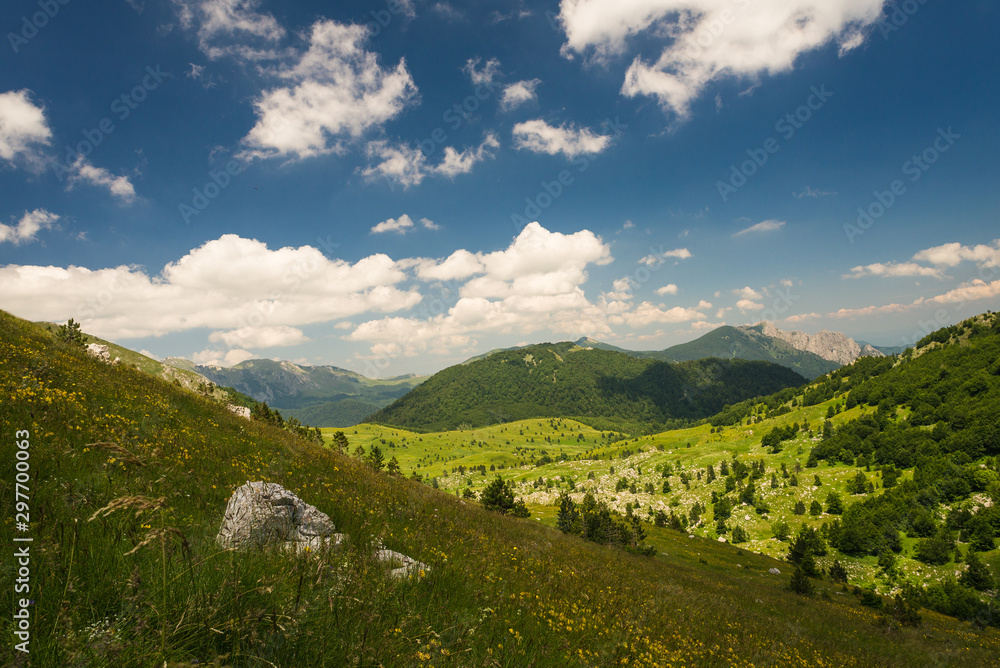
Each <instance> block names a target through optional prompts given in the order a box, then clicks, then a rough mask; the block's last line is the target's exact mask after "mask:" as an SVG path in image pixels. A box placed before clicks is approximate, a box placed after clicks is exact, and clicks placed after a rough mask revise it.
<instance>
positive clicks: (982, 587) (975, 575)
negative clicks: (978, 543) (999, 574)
mask: <svg viewBox="0 0 1000 668" xmlns="http://www.w3.org/2000/svg"><path fill="white" fill-rule="evenodd" d="M966 562H967V564H968V568H966V569H965V572H963V573H962V575H961V576H959V578H958V581H959V582H960V583H962V584H963V585H965V586H966V587H972V588H973V589H975V590H977V591H986V590H988V589H993V587H994V584H995V583H994V580H993V574H992V573H990V569H989V566H987V565H986V564H985V563H983V561H982V560H981V559H980V558H979V556H978V555H977V554H976V553H975V552H973V551H971V550H970V551H969V556H968V559H966Z"/></svg>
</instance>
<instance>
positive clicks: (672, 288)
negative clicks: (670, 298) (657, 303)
mask: <svg viewBox="0 0 1000 668" xmlns="http://www.w3.org/2000/svg"><path fill="white" fill-rule="evenodd" d="M656 294H658V295H676V294H677V286H676V285H675V284H673V283H668V284H667V285H664V286H663V287H662V288H657V289H656Z"/></svg>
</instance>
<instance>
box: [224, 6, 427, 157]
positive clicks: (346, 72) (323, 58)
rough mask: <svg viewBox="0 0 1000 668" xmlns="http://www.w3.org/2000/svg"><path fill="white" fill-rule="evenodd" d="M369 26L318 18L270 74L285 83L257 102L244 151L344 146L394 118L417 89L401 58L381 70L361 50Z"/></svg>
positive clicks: (297, 151)
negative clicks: (304, 40) (292, 55)
mask: <svg viewBox="0 0 1000 668" xmlns="http://www.w3.org/2000/svg"><path fill="white" fill-rule="evenodd" d="M368 37H369V33H368V30H367V28H365V27H364V26H362V25H345V24H341V23H337V22H336V21H317V22H316V23H315V24H313V26H312V30H311V32H310V35H309V48H308V50H307V51H306V52H305V53H303V54H301V55H300V56H298V58H297V60H295V59H292V62H291V63H290V64H288V65H285V66H283V67H281V68H279V69H278V70H277V71H276V72H275V74H276V76H277V77H278V78H280V79H284V80H285V81H287V82H288V85H285V86H279V87H276V88H273V89H271V90H268V91H265V92H264V93H263V94H261V96H260V97H259V98H258V99H257V100H256V101H255V102H254V109H255V111H256V114H257V122H256V124H255V125H254V127H253V128H252V129H251V130H250V132H249V133H248V134H247V136H246V137H244V138H243V144H244V145H245V146H246V150H245V151H244V152H243V155H244V156H245V157H250V158H268V157H275V156H278V157H287V158H292V159H302V158H308V157H311V156H316V155H322V154H324V153H331V152H338V151H342V150H344V145H343V142H344V141H345V140H347V139H357V138H358V137H360V136H361V135H362V134H363V133H364V132H365V131H366V130H368V129H370V128H373V127H379V126H381V125H382V124H383V123H385V122H386V121H388V120H390V119H392V118H395V117H396V116H397V115H399V114H400V113H401V112H402V111H403V109H404V108H405V107H406V106H407V105H409V104H410V103H411V102H412V101H413V100H414V99H415V97H416V94H417V87H416V85H415V84H414V83H413V78H412V77H411V76H410V73H409V71H408V70H407V69H406V62H405V61H404V60H400V61H399V63H397V65H396V66H395V67H394V68H383V67H382V66H381V65H380V64H379V61H378V56H377V55H376V54H375V53H372V52H370V51H367V50H366V49H365V46H364V45H365V42H366V41H367V40H368Z"/></svg>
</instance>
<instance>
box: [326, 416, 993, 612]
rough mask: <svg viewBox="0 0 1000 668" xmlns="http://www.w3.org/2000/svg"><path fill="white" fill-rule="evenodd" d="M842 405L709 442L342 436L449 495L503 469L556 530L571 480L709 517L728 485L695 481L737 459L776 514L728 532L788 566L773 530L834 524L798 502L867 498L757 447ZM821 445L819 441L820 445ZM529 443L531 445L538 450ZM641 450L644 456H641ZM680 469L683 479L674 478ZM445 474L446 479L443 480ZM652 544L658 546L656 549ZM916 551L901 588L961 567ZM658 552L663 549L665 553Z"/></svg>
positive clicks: (499, 428) (384, 432)
mask: <svg viewBox="0 0 1000 668" xmlns="http://www.w3.org/2000/svg"><path fill="white" fill-rule="evenodd" d="M838 402H840V403H842V402H843V397H839V398H837V399H832V400H830V401H827V402H824V403H821V404H818V405H815V406H809V407H797V408H795V409H794V410H792V412H790V413H788V414H786V415H783V416H780V417H775V418H770V419H767V420H765V421H763V422H761V423H759V424H755V425H753V426H752V427H751V426H742V427H727V428H725V429H724V431H723V432H722V433H718V434H715V433H711V427H709V426H708V425H703V426H700V427H693V428H690V429H682V430H675V431H670V432H665V433H662V434H656V435H653V436H643V437H638V438H634V439H629V440H628V441H619V442H616V443H613V444H609V443H608V442H607V441H606V440H604V439H602V438H601V432H599V431H596V430H594V429H592V428H590V427H588V426H586V425H583V424H580V423H578V422H574V421H572V420H559V421H554V422H553V421H550V420H523V421H520V422H515V423H508V424H504V425H495V426H492V427H487V428H483V429H475V430H467V431H452V432H438V433H429V434H416V433H412V432H407V431H403V430H399V429H393V428H389V427H382V426H379V425H358V426H356V427H352V428H351V429H348V430H346V432H345V433H346V434H347V436H348V439H349V442H350V443H351V447H352V448H356V447H357V446H358V445H361V446H364V447H365V449H366V450H368V449H370V448H371V445H372V444H377V445H379V447H380V448H382V451H383V454H384V456H385V458H386V459H387V460H388V459H389V458H390V457H392V456H395V457H396V458H397V460H398V461H399V463H400V466H401V467H402V469H403V471H404V472H405V473H407V474H410V472H411V471H417V472H418V473H419V474H421V475H423V476H426V477H428V478H430V477H437V478H438V484H439V486H440V488H441V489H444V490H445V491H448V492H450V493H455V492H456V491H459V492H460V491H462V490H464V489H465V488H466V487H468V486H470V485H469V483H470V482H471V488H472V489H473V491H476V492H478V491H480V490H481V489H482V488H483V487H485V485H486V484H487V483H488V482H489V480H491V479H492V477H493V476H494V475H495V473H492V472H490V473H488V474H487V475H486V476H483V475H482V474H481V473H478V472H467V473H465V474H464V475H461V474H459V473H458V472H457V470H456V469H457V468H458V467H459V466H460V465H461V466H464V467H466V469H469V468H473V467H477V466H480V465H485V466H486V467H487V469H489V467H490V466H496V467H498V468H499V467H500V466H503V467H504V469H503V470H500V471H499V473H501V474H502V476H503V477H504V478H506V479H510V480H513V481H515V482H516V483H518V487H517V489H518V492H519V494H520V495H521V496H522V497H523V498H524V499H525V501H526V503H527V504H528V505H529V507H531V508H532V509H533V510H534V511H535V512H536V516H540V517H543V518H545V520H546V521H547V522H548V523H549V524H551V525H553V526H554V525H555V505H556V503H557V499H558V495H559V493H560V492H561V491H565V490H568V485H566V484H565V483H564V482H563V481H564V480H565V479H566V478H572V479H573V480H574V481H575V483H576V489H577V492H576V493H574V494H573V496H574V498H575V499H576V500H577V501H578V502H579V500H580V498H581V497H582V495H583V493H584V492H585V491H591V492H592V493H594V494H595V496H597V497H598V498H599V499H603V500H605V501H607V502H608V503H609V505H610V506H612V507H613V508H616V509H617V510H618V511H619V512H621V513H623V514H624V512H625V509H626V504H628V503H632V504H633V507H639V508H642V509H650V508H651V509H652V510H653V511H654V512H655V511H656V510H661V509H662V510H664V511H665V512H667V513H669V512H670V511H671V509H673V510H674V512H676V513H678V514H681V513H683V514H688V513H690V511H691V508H692V506H694V504H695V503H696V502H697V503H700V504H701V505H702V506H705V507H708V508H710V507H711V496H712V492H713V491H715V492H717V493H718V494H719V496H722V495H723V493H724V482H725V480H724V477H723V476H721V475H720V476H719V477H718V478H717V479H716V480H715V481H714V482H713V483H711V484H708V483H707V482H704V479H702V480H699V479H698V477H697V474H698V472H699V471H701V472H702V473H704V472H705V470H706V468H707V466H708V465H709V464H712V465H713V466H714V467H715V470H716V473H717V474H718V471H719V465H720V463H721V462H722V461H723V460H726V461H730V462H731V460H732V456H733V455H734V454H736V455H738V456H739V458H740V459H741V461H743V462H744V463H746V464H749V463H750V462H751V461H756V460H761V459H763V460H764V462H765V465H766V469H767V473H766V475H765V476H764V478H763V479H761V480H758V481H757V482H756V485H757V487H758V489H759V490H761V491H762V492H763V496H764V498H765V499H766V500H767V502H768V504H769V505H770V507H771V512H770V513H768V514H766V515H758V514H757V513H755V512H754V510H753V509H752V508H750V507H747V506H742V507H737V508H736V509H734V511H733V517H732V518H731V519H730V520H728V521H727V525H728V526H729V528H730V529H732V528H733V527H735V526H737V525H738V526H741V527H743V528H744V529H745V530H746V531H747V532H748V534H749V535H750V538H751V540H750V541H749V542H748V543H746V544H743V545H741V547H742V548H743V549H746V550H750V551H753V552H760V553H761V554H764V555H768V556H771V557H774V558H778V559H783V558H784V556H785V555H786V554H787V553H788V543H787V542H782V541H779V540H777V539H775V538H774V537H773V531H772V526H773V525H774V524H775V523H778V522H787V523H788V525H789V526H790V527H791V529H792V532H793V533H795V532H796V531H797V530H798V528H799V527H800V526H801V525H802V524H803V523H805V524H807V525H809V526H812V527H816V528H818V527H819V526H820V525H821V524H822V523H823V522H829V521H831V520H832V519H834V517H835V516H832V515H829V514H827V513H823V514H822V515H821V516H818V517H812V516H810V515H809V514H808V513H807V514H806V515H801V516H800V515H795V514H794V508H795V504H796V502H797V501H802V502H803V503H804V504H805V506H806V508H808V507H809V505H810V503H811V502H812V501H813V500H816V501H819V503H820V504H822V505H823V507H824V508H825V507H826V497H827V495H828V494H829V493H830V491H831V490H835V491H837V492H838V493H839V494H840V496H841V498H842V499H843V500H844V502H845V505H847V504H851V503H855V502H858V501H861V500H863V499H865V498H867V496H868V495H867V494H861V495H851V494H849V493H848V492H847V491H846V490H847V483H848V481H849V480H851V479H852V478H854V476H855V475H856V474H857V472H858V470H859V469H857V468H856V467H854V466H845V465H836V466H830V465H827V464H822V465H821V466H819V467H817V468H805V463H806V459H807V457H808V454H809V450H810V448H811V447H812V445H813V444H814V442H815V441H814V440H813V439H810V438H809V437H808V436H807V435H806V434H804V433H800V434H799V436H797V437H796V438H795V439H793V440H791V441H786V442H785V444H784V449H783V450H782V452H780V453H778V454H770V453H768V452H767V451H766V450H765V449H763V448H761V446H760V438H761V436H762V435H763V434H765V433H767V432H768V431H770V430H771V429H772V428H774V427H777V426H781V427H783V426H786V425H790V424H792V423H793V422H798V423H799V424H800V425H801V424H804V423H806V422H808V423H809V424H810V425H811V426H812V427H813V428H814V429H818V428H819V427H820V426H821V425H822V423H823V419H824V417H825V415H826V414H827V410H828V408H829V407H830V406H833V405H835V404H837V403H838ZM866 410H868V411H871V410H872V409H870V408H866V407H862V406H859V407H855V408H853V409H850V410H847V411H842V412H841V413H839V414H837V415H836V416H835V417H834V418H833V419H832V420H831V421H832V422H833V424H834V425H835V426H839V425H841V424H843V423H845V422H847V421H849V420H852V419H855V418H857V417H859V416H860V415H862V414H864V411H866ZM901 415H902V413H901ZM553 425H555V426H553ZM324 431H325V435H326V436H331V435H332V433H333V431H334V430H324ZM521 434H523V436H522V435H521ZM580 435H583V437H584V439H585V441H584V442H582V443H581V442H580V441H578V440H577V439H578V437H579V436H580ZM547 438H548V439H551V443H549V442H547V441H546V439H547ZM816 438H817V440H818V437H816ZM530 439H534V442H531V440H530ZM393 446H394V447H393ZM640 448H641V449H642V450H644V452H643V453H641V454H638V453H637V451H638V450H639V449H640ZM661 448H662V450H661ZM626 450H631V451H632V452H636V453H637V454H632V455H629V456H627V457H625V458H622V457H623V455H626V454H627V453H626V452H625V451H626ZM560 453H565V454H566V455H567V457H568V458H569V460H570V461H566V462H555V463H552V464H545V465H543V466H534V465H533V461H535V460H536V459H537V458H541V457H542V456H543V455H544V454H548V455H549V456H550V457H552V458H553V459H555V458H557V457H558V456H559V454H560ZM665 462H669V463H670V464H671V465H672V466H673V467H674V469H675V470H674V472H673V473H672V475H671V476H670V477H669V481H670V487H671V493H669V494H662V493H661V487H662V484H663V477H662V475H661V474H660V473H658V472H656V471H655V467H656V466H657V465H658V464H660V465H662V464H663V463H665ZM678 464H679V465H680V467H681V468H680V470H677V465H678ZM782 464H784V465H785V466H786V468H787V470H788V471H789V472H791V473H794V472H795V470H796V466H797V465H799V466H801V467H802V468H801V472H799V473H798V474H797V477H798V480H799V485H798V486H795V487H791V486H788V485H787V483H788V481H789V480H790V478H789V479H788V480H786V479H784V478H782V474H781V465H782ZM612 467H613V468H614V469H615V473H614V474H613V475H612V474H611V473H610V470H611V468H612ZM445 471H448V474H447V475H445V473H444V472H445ZM681 471H684V472H686V473H687V474H688V475H689V476H690V477H691V478H692V480H691V482H690V489H685V487H684V485H683V484H682V482H681V478H680V474H681ZM772 472H774V473H775V474H776V475H777V478H778V481H779V484H780V487H779V488H778V489H771V486H770V479H771V473H772ZM591 473H593V474H594V478H595V479H594V480H588V476H589V475H590V474H591ZM912 474H913V471H912V469H911V470H908V471H906V472H904V474H903V476H902V477H901V478H900V480H903V479H905V478H909V477H912ZM816 475H819V477H820V482H821V483H822V485H821V486H816V485H814V478H815V476H816ZM866 475H867V477H868V478H869V480H871V481H873V482H874V483H875V486H876V492H875V493H876V494H881V493H882V491H883V490H882V488H881V485H880V480H879V474H878V473H876V472H868V473H866ZM539 477H542V478H544V479H545V480H546V481H548V480H552V481H553V483H554V484H553V486H552V487H551V488H545V487H542V488H538V487H535V486H534V482H535V481H537V480H538V478H539ZM622 477H625V478H628V479H629V480H630V481H631V480H635V481H636V482H637V485H638V488H639V490H640V492H639V493H638V494H632V493H630V492H628V491H622V492H616V491H615V483H616V482H617V481H618V480H619V479H620V478H622ZM647 483H652V484H653V485H654V487H655V489H656V493H655V494H646V493H643V492H642V491H641V490H642V489H643V488H644V486H645V485H646V484H647ZM643 515H645V513H643ZM704 517H707V518H711V517H712V513H711V511H710V510H709V512H707V513H706V514H705V516H704ZM689 531H690V532H691V533H693V534H695V535H698V536H702V537H705V538H709V539H713V540H715V539H717V538H718V535H717V534H716V532H715V525H714V522H712V521H706V520H703V521H702V523H701V524H700V525H698V526H696V527H692V528H690V529H689ZM653 542H654V544H655V543H656V540H655V539H654V541H653ZM914 543H915V539H906V540H905V542H904V545H905V548H906V550H905V552H904V554H906V555H910V557H911V558H903V559H901V560H900V567H901V568H900V570H901V575H902V578H903V579H905V580H911V581H914V582H919V583H922V584H930V583H932V582H936V581H940V580H941V579H942V578H943V577H945V576H947V575H951V574H954V573H955V572H956V571H957V570H960V569H961V568H963V566H962V565H960V564H956V563H954V562H949V563H947V564H944V565H942V566H932V565H927V564H923V563H921V562H918V561H916V560H915V559H913V558H912V552H913V545H914ZM658 547H660V548H661V549H665V548H664V547H663V546H662V545H658ZM967 549H968V546H967V545H963V551H967ZM983 556H984V558H985V560H986V562H987V563H988V564H990V565H991V566H992V569H993V572H994V573H1000V550H994V551H993V552H989V553H985V554H984V555H983ZM836 558H838V559H840V560H841V562H843V563H845V565H846V566H847V568H848V570H849V573H850V582H851V584H859V585H869V584H874V585H876V587H877V588H878V589H879V590H880V591H881V592H882V593H885V594H888V593H889V592H891V591H893V589H894V585H893V584H892V583H890V582H888V581H886V580H885V579H883V578H880V577H878V575H879V570H878V565H877V559H876V558H875V557H871V556H869V557H865V558H861V559H859V558H852V557H846V556H844V555H839V554H838V555H837V556H836ZM833 559H834V556H833V553H832V552H831V555H830V556H828V557H822V558H820V559H819V562H820V564H821V565H824V566H828V565H829V564H831V563H832V562H833Z"/></svg>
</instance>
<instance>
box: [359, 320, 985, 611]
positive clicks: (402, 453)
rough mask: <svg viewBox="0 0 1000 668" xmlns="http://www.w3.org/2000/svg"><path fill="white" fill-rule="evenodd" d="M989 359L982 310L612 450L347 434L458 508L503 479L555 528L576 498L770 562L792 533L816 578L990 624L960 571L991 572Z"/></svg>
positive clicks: (536, 425) (554, 430)
mask: <svg viewBox="0 0 1000 668" xmlns="http://www.w3.org/2000/svg"><path fill="white" fill-rule="evenodd" d="M998 360H1000V317H998V316H997V315H996V314H986V315H984V316H980V317H978V318H974V319H971V320H968V321H966V322H964V323H961V324H959V325H956V326H954V327H950V328H946V329H943V330H940V331H939V332H936V333H934V334H932V335H930V336H928V337H927V338H926V339H924V340H923V341H920V342H919V344H918V347H917V349H916V350H909V351H907V352H905V353H904V354H903V355H902V356H900V357H899V358H861V359H860V360H858V361H857V362H856V363H854V364H852V365H848V366H846V367H843V368H841V369H839V370H837V371H835V372H833V373H831V374H830V375H828V376H826V377H823V378H821V379H818V380H817V381H816V382H814V383H812V384H810V385H809V386H807V387H804V388H800V389H799V390H796V391H788V390H786V391H784V392H782V393H780V394H779V395H775V396H772V397H767V398H765V399H764V400H761V401H748V402H745V403H743V404H740V405H734V406H731V407H730V408H729V410H727V411H726V412H725V413H723V414H720V415H718V416H715V417H713V418H712V420H711V422H710V424H704V425H701V426H698V427H692V428H688V429H681V430H674V431H669V432H664V433H661V434H655V435H650V436H628V437H626V436H624V435H622V434H616V433H611V432H601V431H598V430H595V429H593V428H591V427H588V426H586V425H583V424H580V423H577V422H574V421H571V420H561V419H556V420H525V421H520V422H514V423H508V424H503V425H493V426H490V427H484V428H478V429H467V430H464V431H455V432H442V433H422V434H416V433H413V432H404V431H400V430H396V429H392V428H387V427H381V426H378V425H361V426H359V427H358V428H356V429H355V430H353V431H351V432H348V438H349V440H350V443H351V445H352V446H353V447H357V446H361V447H363V448H367V449H369V450H370V449H371V447H372V446H373V445H377V446H379V447H381V448H382V449H383V451H384V452H385V457H386V458H389V457H390V456H393V457H396V459H397V461H398V463H399V465H400V466H401V467H402V469H403V470H404V471H411V470H412V471H415V472H416V473H417V474H418V475H420V476H422V477H424V478H425V479H427V480H430V481H431V482H432V483H433V484H434V485H436V486H438V487H439V488H441V489H444V490H446V491H449V492H452V493H461V494H462V495H463V496H472V495H476V494H478V493H480V492H481V490H482V489H483V488H484V487H485V486H486V484H487V483H488V481H489V480H490V477H491V476H493V475H495V474H496V473H499V474H500V475H502V476H503V477H504V478H506V479H508V480H510V481H511V482H512V483H514V485H515V489H516V490H517V491H518V493H520V494H521V495H522V496H523V498H524V499H525V501H526V502H527V504H528V506H529V507H531V508H533V509H535V511H536V512H538V513H539V514H540V515H541V516H542V517H543V518H545V519H546V521H549V522H551V523H552V524H553V525H554V524H555V513H556V506H557V505H558V500H559V496H560V494H562V493H567V494H569V495H570V496H571V498H572V499H574V500H575V502H577V503H580V502H581V501H582V499H583V496H584V494H585V493H588V492H589V493H592V494H594V495H595V496H596V498H597V499H598V500H602V501H604V502H606V503H608V504H609V505H610V506H611V507H612V508H613V509H616V510H617V511H618V512H620V513H622V514H625V513H627V512H629V511H630V510H634V511H635V512H637V513H639V514H640V515H641V516H642V517H644V518H645V519H647V520H649V521H656V520H657V519H658V517H659V518H662V520H663V522H664V523H665V524H667V525H674V526H675V528H676V529H678V530H681V531H683V533H684V534H688V533H690V534H693V535H698V536H703V537H706V538H710V539H713V540H718V539H719V538H723V539H725V540H727V541H732V540H738V541H739V544H740V546H741V547H744V548H745V549H749V550H752V551H754V552H760V553H763V554H767V555H770V556H773V557H775V558H784V557H786V555H788V553H789V550H790V547H791V544H790V538H792V537H794V536H795V535H796V534H797V533H798V532H799V531H800V530H801V527H802V526H803V525H805V526H807V527H809V528H810V529H814V530H816V531H817V532H818V533H819V535H820V536H821V537H822V538H823V540H824V542H825V543H826V546H827V552H826V554H822V555H818V556H817V557H816V561H817V562H818V564H819V566H820V567H822V568H825V569H827V570H828V571H829V569H830V568H831V567H832V566H833V564H834V561H835V560H836V561H839V562H840V563H841V564H842V565H843V566H844V567H845V569H846V571H847V574H848V580H849V583H850V584H851V585H854V586H861V587H866V588H867V587H871V588H874V590H875V591H877V592H878V593H879V594H881V595H884V596H889V595H894V594H896V593H899V592H903V591H907V587H909V586H913V587H920V588H926V589H924V593H922V594H919V595H917V594H914V596H916V597H917V598H919V599H920V600H921V601H922V602H923V603H922V604H925V605H928V606H931V607H934V608H935V609H938V610H941V611H944V612H947V613H948V614H953V615H956V616H958V617H960V618H963V619H969V620H972V621H975V622H976V623H980V624H985V623H992V624H1000V614H998V613H997V611H996V610H995V608H993V607H991V606H992V604H991V603H990V602H991V601H992V596H991V595H990V594H989V593H985V594H984V593H983V592H981V591H978V590H977V589H976V587H975V586H972V584H971V583H972V580H971V576H969V575H968V573H969V571H970V569H971V566H970V555H972V554H973V553H974V554H975V559H976V560H978V562H979V563H982V564H985V565H986V567H987V569H989V570H990V571H991V572H992V575H993V576H996V575H1000V550H997V543H998V537H1000V458H998V455H1000V362H998ZM712 425H716V426H712ZM664 484H666V487H664ZM831 493H833V494H834V495H836V497H837V498H838V499H839V504H840V505H842V509H836V508H834V507H833V505H832V503H833V502H832V501H831ZM661 513H662V515H660V514H661ZM782 527H784V529H783V531H784V532H785V533H782ZM737 534H738V535H737ZM987 584H988V583H987ZM995 585H996V582H995V581H994V586H995ZM979 586H986V585H985V584H983V583H982V582H980V583H979ZM989 588H990V587H989V586H986V589H989ZM921 597H922V598H921Z"/></svg>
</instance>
